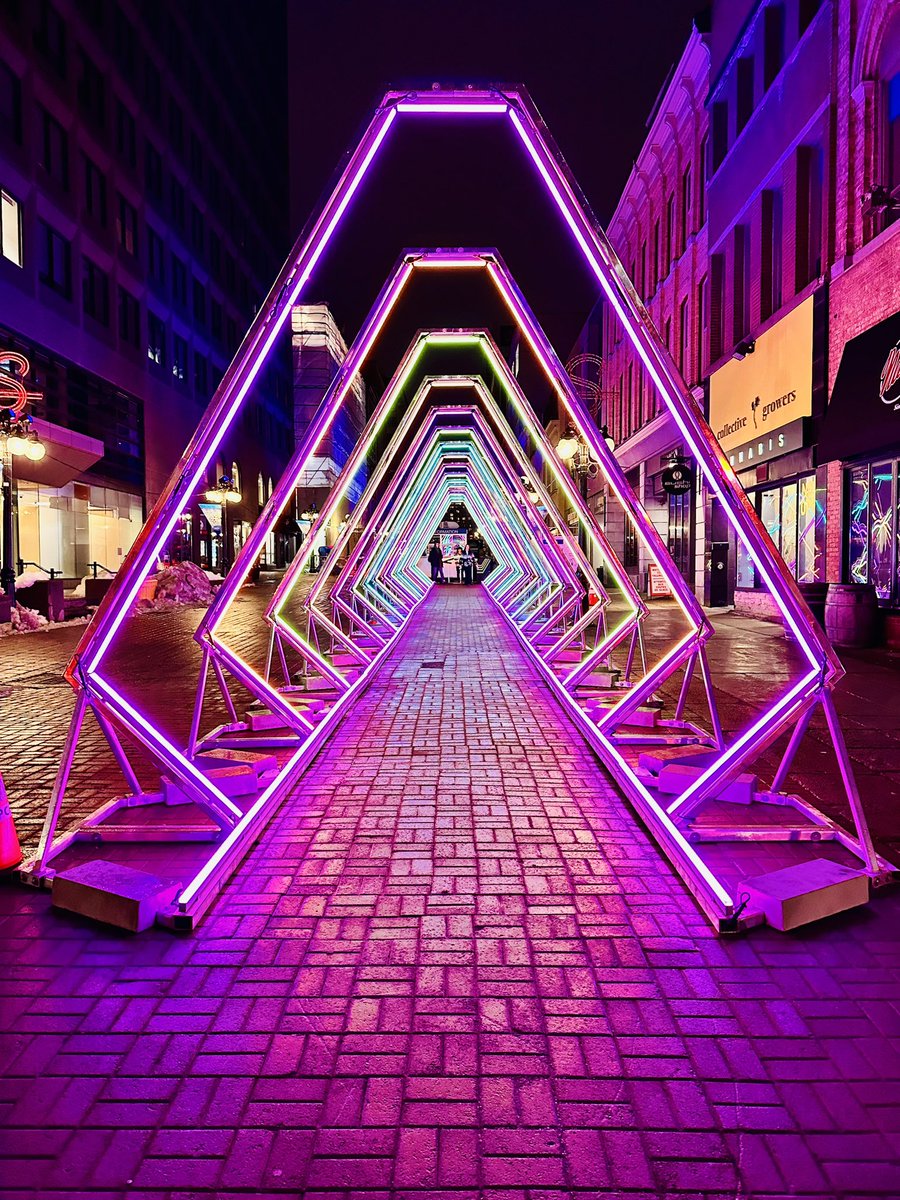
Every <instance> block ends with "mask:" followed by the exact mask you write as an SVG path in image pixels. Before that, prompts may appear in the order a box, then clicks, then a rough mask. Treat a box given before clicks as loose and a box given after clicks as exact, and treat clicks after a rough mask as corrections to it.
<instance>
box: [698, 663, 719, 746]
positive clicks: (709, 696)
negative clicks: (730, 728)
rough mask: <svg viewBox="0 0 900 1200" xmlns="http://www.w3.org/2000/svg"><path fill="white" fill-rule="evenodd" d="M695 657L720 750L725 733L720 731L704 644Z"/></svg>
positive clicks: (717, 710) (717, 707)
mask: <svg viewBox="0 0 900 1200" xmlns="http://www.w3.org/2000/svg"><path fill="white" fill-rule="evenodd" d="M697 657H698V658H699V659H700V674H701V675H702V676H703V686H704V688H705V689H706V702H707V704H708V705H709V717H710V720H711V721H712V727H713V735H714V736H715V739H716V745H717V746H718V747H719V749H720V750H724V749H725V734H724V733H723V732H722V722H721V721H720V720H719V706H718V705H717V704H716V697H715V693H714V692H713V685H712V675H711V674H710V671H709V662H708V661H707V658H706V647H705V646H701V647H700V649H699V651H698V652H697Z"/></svg>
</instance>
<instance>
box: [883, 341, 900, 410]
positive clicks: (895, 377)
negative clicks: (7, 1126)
mask: <svg viewBox="0 0 900 1200" xmlns="http://www.w3.org/2000/svg"><path fill="white" fill-rule="evenodd" d="M878 395H879V397H880V399H881V403H882V404H890V405H891V407H892V408H893V409H894V411H895V412H896V411H897V409H898V408H900V342H898V343H897V345H896V346H892V347H891V352H890V354H889V355H888V356H887V358H886V359H885V362H884V366H883V367H882V368H881V379H880V380H879V381H878Z"/></svg>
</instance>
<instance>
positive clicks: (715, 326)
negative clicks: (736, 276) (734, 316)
mask: <svg viewBox="0 0 900 1200" xmlns="http://www.w3.org/2000/svg"><path fill="white" fill-rule="evenodd" d="M724 311H725V256H724V254H712V255H710V259H709V361H710V363H714V362H716V360H717V359H719V358H721V357H722V354H723V353H724V350H725V327H724Z"/></svg>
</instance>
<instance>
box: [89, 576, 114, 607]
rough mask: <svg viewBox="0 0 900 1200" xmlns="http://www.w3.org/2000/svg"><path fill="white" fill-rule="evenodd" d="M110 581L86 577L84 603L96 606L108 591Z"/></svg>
mask: <svg viewBox="0 0 900 1200" xmlns="http://www.w3.org/2000/svg"><path fill="white" fill-rule="evenodd" d="M111 583H112V580H111V579H86V580H85V581H84V599H85V603H86V604H87V605H88V606H89V607H91V608H94V607H96V606H97V605H98V604H99V603H100V601H101V600H102V599H103V597H104V596H105V595H106V593H107V592H108V591H109V585H110V584H111Z"/></svg>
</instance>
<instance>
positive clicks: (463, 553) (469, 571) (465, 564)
mask: <svg viewBox="0 0 900 1200" xmlns="http://www.w3.org/2000/svg"><path fill="white" fill-rule="evenodd" d="M459 565H460V569H461V570H462V581H463V583H474V582H475V555H474V554H473V553H472V547H471V546H470V545H469V543H468V542H466V544H465V545H464V546H463V548H462V550H460V552H459Z"/></svg>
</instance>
